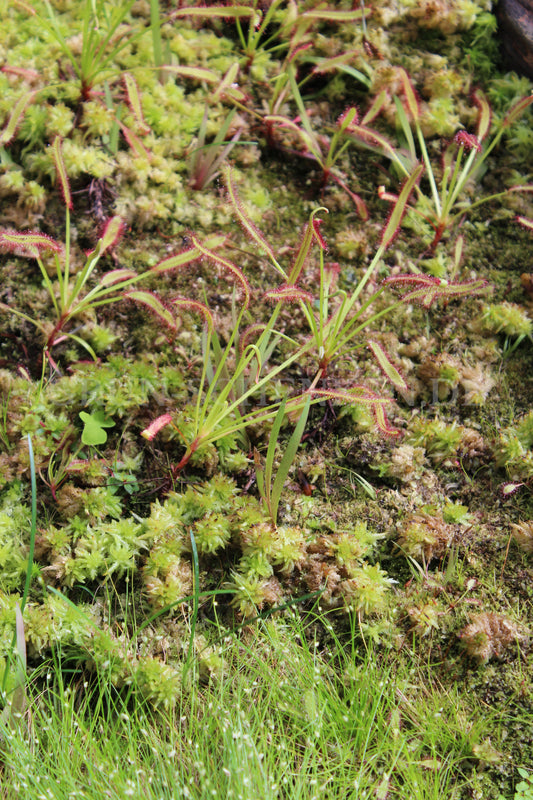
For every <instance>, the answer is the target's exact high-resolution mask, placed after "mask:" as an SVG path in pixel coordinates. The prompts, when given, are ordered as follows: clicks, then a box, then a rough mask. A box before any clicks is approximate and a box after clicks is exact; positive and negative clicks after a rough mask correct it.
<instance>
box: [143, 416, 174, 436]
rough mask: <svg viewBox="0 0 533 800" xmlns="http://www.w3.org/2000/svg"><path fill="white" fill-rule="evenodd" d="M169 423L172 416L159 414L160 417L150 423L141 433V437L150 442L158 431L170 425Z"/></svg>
mask: <svg viewBox="0 0 533 800" xmlns="http://www.w3.org/2000/svg"><path fill="white" fill-rule="evenodd" d="M171 422H172V414H161V416H160V417H156V419H154V420H153V422H151V423H150V424H149V425H148V427H147V428H145V429H144V430H143V431H142V433H141V436H142V437H143V438H144V439H147V440H148V441H149V442H151V441H152V440H153V439H155V437H156V436H157V434H158V433H159V431H160V430H162V429H163V428H165V427H166V426H167V425H170V423H171Z"/></svg>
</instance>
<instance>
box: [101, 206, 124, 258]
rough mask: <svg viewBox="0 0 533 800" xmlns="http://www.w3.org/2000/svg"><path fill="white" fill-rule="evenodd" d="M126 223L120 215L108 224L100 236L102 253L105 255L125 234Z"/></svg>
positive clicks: (112, 218)
mask: <svg viewBox="0 0 533 800" xmlns="http://www.w3.org/2000/svg"><path fill="white" fill-rule="evenodd" d="M125 227H126V223H125V222H124V220H123V219H122V217H119V216H118V215H116V216H114V217H111V219H109V220H108V221H107V222H106V225H105V228H104V230H103V232H102V235H101V236H100V239H99V242H100V243H101V247H100V253H105V251H106V250H108V249H109V248H110V247H113V245H115V244H116V243H117V242H118V240H119V239H120V237H121V236H122V234H123V233H124V230H125Z"/></svg>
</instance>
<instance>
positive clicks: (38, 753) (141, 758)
mask: <svg viewBox="0 0 533 800" xmlns="http://www.w3.org/2000/svg"><path fill="white" fill-rule="evenodd" d="M213 634H214V635H215V636H218V637H220V636H223V637H224V638H223V639H222V646H220V644H219V659H218V661H217V662H216V663H215V662H213V668H212V670H211V677H210V678H209V680H208V681H207V683H206V682H205V681H204V682H203V683H202V684H200V683H198V677H199V676H198V674H197V673H196V672H195V671H194V670H193V673H192V675H191V676H190V678H191V680H190V684H189V688H185V689H184V690H183V694H182V696H181V699H178V701H177V703H176V705H174V706H171V707H168V708H165V707H164V706H161V707H160V708H155V709H154V707H153V705H152V704H149V703H147V702H145V701H143V700H142V699H140V696H139V694H138V693H136V691H135V690H136V688H138V687H136V686H135V684H132V685H130V686H129V687H127V688H126V689H125V690H124V691H123V692H117V691H116V690H115V689H114V688H113V687H112V686H111V684H110V682H109V681H108V680H107V678H106V674H105V669H103V670H102V672H101V673H98V674H96V675H92V676H91V675H90V674H83V673H82V672H79V671H78V672H76V671H74V672H72V670H73V668H74V666H75V665H74V664H73V663H72V662H69V660H68V659H66V658H64V657H63V658H62V657H61V654H59V653H58V654H56V656H55V658H54V659H53V660H52V661H51V662H50V663H48V664H47V665H46V666H43V667H42V668H41V669H39V670H38V671H37V672H36V673H35V675H34V677H33V680H32V682H31V685H30V689H29V692H30V712H29V721H30V723H31V724H29V726H28V728H27V729H25V733H24V735H23V736H22V735H21V736H17V737H10V738H8V739H6V740H5V742H4V744H3V748H2V749H3V752H2V758H3V764H4V772H3V789H4V792H5V793H6V796H14V795H16V794H19V793H25V794H26V795H27V796H37V794H39V795H41V796H47V794H48V793H49V792H53V795H54V796H65V797H67V796H70V797H75V796H77V795H78V794H79V793H80V792H81V793H82V794H83V797H84V798H87V799H88V800H91V799H92V798H95V799H96V798H101V797H103V796H105V797H110V798H123V797H128V796H140V795H141V794H142V796H144V797H147V798H175V797H184V798H206V797H217V798H218V797H227V798H238V797H243V798H247V799H248V798H250V800H252V798H256V797H265V798H278V797H287V796H290V797H293V798H301V800H311V798H319V797H324V796H327V797H331V798H344V797H349V796H353V792H354V791H355V792H356V793H357V797H360V798H375V797H382V798H384V797H386V796H387V794H388V793H389V792H390V793H392V796H394V794H395V793H396V792H402V793H404V792H408V793H409V796H410V797H413V798H415V799H416V800H422V798H423V799H424V800H428V799H429V798H435V800H436V798H438V797H443V796H445V797H447V798H450V799H451V798H459V797H461V796H462V795H461V790H462V788H463V787H464V786H465V782H466V781H467V779H468V771H469V768H470V767H469V762H468V759H469V758H471V757H472V754H473V752H474V750H473V748H475V747H476V745H478V744H479V743H480V742H482V740H483V736H484V735H485V734H486V730H487V726H488V725H489V723H490V716H491V711H490V709H487V711H486V713H485V715H484V718H483V719H482V716H481V715H479V714H478V713H477V711H476V714H474V712H473V710H472V709H470V708H469V707H468V706H467V705H466V704H465V702H464V701H463V700H461V699H460V698H459V696H458V695H457V694H456V693H455V692H453V691H448V692H444V691H443V690H442V689H440V688H439V687H438V686H436V685H434V684H432V683H431V681H427V682H426V684H425V689H424V690H423V691H422V690H418V691H415V690H414V689H413V680H412V665H411V664H410V663H408V659H407V661H406V662H404V663H403V664H400V665H398V666H397V667H396V668H393V665H392V662H389V661H388V660H387V659H386V658H385V659H384V660H380V659H378V658H376V657H375V655H374V654H372V653H368V652H367V653H365V652H364V651H363V652H361V653H360V652H358V651H357V650H356V649H355V648H354V647H353V645H352V647H350V646H348V647H345V646H344V645H343V643H342V642H341V641H340V640H339V638H338V637H337V636H336V635H335V634H334V633H333V628H332V627H331V624H330V623H329V621H328V620H327V619H326V618H325V617H323V616H322V615H320V614H319V615H318V616H310V617H308V618H307V619H306V620H304V619H303V618H302V617H301V616H299V615H296V614H288V615H286V616H285V617H283V618H277V619H275V620H274V619H270V620H269V621H265V622H262V623H260V624H259V625H258V627H256V628H254V629H250V628H247V629H246V630H243V631H241V633H240V634H238V635H237V634H233V635H232V634H228V633H227V631H225V632H224V631H223V630H222V629H221V628H218V627H216V626H215V627H214V628H213V631H212V633H211V636H212V635H213ZM211 636H210V637H209V638H211ZM220 641H221V640H220V639H219V643H220ZM352 641H353V639H352ZM43 683H44V684H45V686H46V688H45V689H44V690H43V689H42V686H43ZM10 793H12V794H10Z"/></svg>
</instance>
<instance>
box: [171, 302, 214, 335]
mask: <svg viewBox="0 0 533 800" xmlns="http://www.w3.org/2000/svg"><path fill="white" fill-rule="evenodd" d="M172 304H173V305H175V306H178V307H179V308H185V309H187V311H196V312H197V313H199V314H201V315H202V316H203V318H204V320H205V322H206V324H207V327H208V329H209V331H210V332H212V331H213V329H214V327H215V321H214V319H213V315H212V314H211V312H210V311H209V309H208V308H207V306H205V305H204V304H203V303H200V302H198V300H189V298H188V297H175V298H174V299H173V300H172Z"/></svg>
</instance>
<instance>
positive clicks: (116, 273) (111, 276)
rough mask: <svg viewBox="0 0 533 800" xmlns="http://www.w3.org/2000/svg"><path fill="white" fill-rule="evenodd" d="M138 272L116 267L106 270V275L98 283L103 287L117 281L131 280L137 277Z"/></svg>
mask: <svg viewBox="0 0 533 800" xmlns="http://www.w3.org/2000/svg"><path fill="white" fill-rule="evenodd" d="M136 277H137V273H136V272H133V270H131V269H126V268H123V269H114V270H112V271H111V272H106V274H105V275H102V277H101V278H100V279H99V281H98V285H99V286H102V287H106V286H113V284H115V283H122V282H123V281H129V280H131V279H132V278H136Z"/></svg>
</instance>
